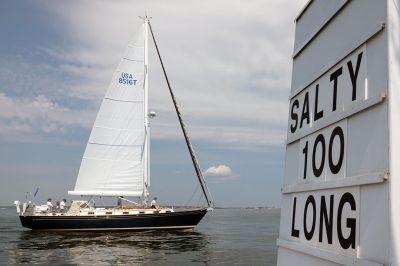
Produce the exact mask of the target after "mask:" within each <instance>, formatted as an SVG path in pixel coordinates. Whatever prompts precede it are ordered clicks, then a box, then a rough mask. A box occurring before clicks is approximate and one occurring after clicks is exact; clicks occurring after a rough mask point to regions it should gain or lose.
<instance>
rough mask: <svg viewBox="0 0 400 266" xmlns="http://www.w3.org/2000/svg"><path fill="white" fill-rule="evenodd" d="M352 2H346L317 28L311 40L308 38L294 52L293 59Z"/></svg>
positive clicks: (305, 9)
mask: <svg viewBox="0 0 400 266" xmlns="http://www.w3.org/2000/svg"><path fill="white" fill-rule="evenodd" d="M349 2H350V0H345V1H344V2H343V3H342V4H341V5H340V6H339V7H338V8H337V9H336V10H335V11H333V12H332V14H330V16H329V17H328V18H327V19H326V20H325V22H324V23H323V24H322V25H321V26H320V27H319V28H317V29H316V30H315V31H314V33H313V34H311V36H310V37H309V38H307V39H306V40H305V41H304V42H303V44H301V45H300V46H299V48H298V49H297V50H296V51H294V52H293V55H292V58H293V59H294V58H296V57H297V56H298V55H299V54H300V53H301V52H302V51H303V50H305V49H306V48H307V46H308V45H309V44H310V43H311V42H312V40H314V39H315V38H316V37H317V36H318V34H319V33H320V32H322V31H323V30H324V28H325V27H326V26H328V24H329V23H330V22H331V21H332V20H333V19H334V18H335V17H336V15H337V14H338V13H339V12H340V11H341V10H342V9H343V8H344V7H345V6H346V4H348V3H349ZM310 4H311V2H309V3H307V6H306V7H305V8H304V10H303V11H302V12H301V13H300V15H299V16H298V17H297V18H296V20H295V21H296V22H297V21H298V20H299V19H300V18H301V16H302V15H303V14H304V13H305V12H306V11H307V9H308V7H309V6H310Z"/></svg>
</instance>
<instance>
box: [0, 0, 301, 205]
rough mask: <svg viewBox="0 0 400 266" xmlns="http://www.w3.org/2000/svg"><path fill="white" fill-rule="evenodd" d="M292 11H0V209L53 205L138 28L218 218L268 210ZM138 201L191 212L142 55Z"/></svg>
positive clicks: (283, 5)
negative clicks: (147, 141)
mask: <svg viewBox="0 0 400 266" xmlns="http://www.w3.org/2000/svg"><path fill="white" fill-rule="evenodd" d="M306 2H307V1H306V0H295V1H293V0H279V1H278V0H274V1H273V0H252V1H244V0H217V1H215V0H212V1H211V0H190V1H188V0H186V1H184V0H169V1H161V0H149V1H136V0H131V1H128V0H120V1H113V0H97V1H94V0H87V1H78V0H72V1H50V0H36V1H33V0H26V1H22V0H4V1H1V2H0V40H1V41H0V182H1V183H0V184H1V186H0V205H2V206H6V205H12V203H13V201H14V200H17V199H18V200H24V199H25V198H26V197H28V198H29V199H32V198H33V195H32V194H33V193H34V192H35V190H36V188H38V187H40V189H39V192H38V194H37V195H36V197H35V198H33V200H34V201H35V202H37V203H43V202H45V200H46V199H47V198H48V197H52V198H53V199H54V200H57V199H62V198H65V197H66V198H67V199H69V200H70V199H74V198H73V197H72V196H68V195H67V191H68V190H73V188H74V185H75V180H76V176H77V174H78V171H79V166H80V162H81V159H82V155H83V153H84V150H85V147H86V143H87V140H88V138H89V134H90V130H91V127H92V125H93V122H94V119H95V117H96V113H97V111H98V108H99V106H100V103H101V99H102V97H103V96H104V94H105V91H106V89H107V87H108V85H109V82H110V80H111V77H112V74H113V72H114V70H115V69H116V67H117V65H118V62H119V60H120V59H121V57H122V54H123V52H124V49H125V46H126V45H127V43H128V42H129V40H130V39H131V38H132V36H134V35H135V31H137V29H138V28H139V26H140V23H141V20H140V19H139V18H138V16H143V15H145V14H147V15H148V16H150V17H152V19H151V25H152V28H153V31H154V33H155V36H156V39H157V42H158V46H159V48H160V52H161V55H162V57H163V60H164V64H165V67H166V70H167V73H168V75H169V79H170V82H171V85H172V88H173V90H174V93H175V96H176V98H177V101H178V104H179V107H180V108H181V112H182V114H183V119H184V121H185V123H186V126H187V129H188V131H189V135H190V138H191V140H192V144H193V146H194V149H195V152H196V154H197V156H198V160H199V162H200V166H201V169H202V170H203V173H204V175H205V178H206V181H207V184H208V186H209V189H210V191H211V194H212V196H213V198H214V202H215V204H216V206H219V207H255V206H279V204H280V197H281V186H282V178H283V168H284V156H285V155H284V147H285V140H286V129H287V114H288V97H289V90H290V84H291V67H292V66H291V55H292V52H293V43H294V27H295V23H294V18H295V17H296V15H297V14H298V13H299V12H300V10H301V9H302V7H303V6H304V5H305V3H306ZM149 50H150V51H149V68H150V70H149V95H150V96H149V97H150V103H149V106H150V110H152V111H155V112H156V113H157V117H156V118H154V119H152V120H151V136H152V140H151V188H150V196H151V197H153V196H157V197H158V203H159V204H161V205H175V206H177V205H188V204H195V203H198V202H199V201H200V200H201V199H200V195H201V194H200V190H199V185H198V182H197V179H196V175H195V172H194V169H193V166H192V164H191V160H190V157H189V154H188V152H187V149H186V146H185V143H184V139H183V137H182V133H181V131H180V128H179V124H178V120H177V118H176V114H175V113H174V109H173V105H172V101H171V99H170V97H169V94H168V89H167V86H166V83H165V81H164V78H163V76H162V70H161V66H160V63H159V62H158V59H157V58H156V53H155V48H154V45H153V44H152V43H150V47H149Z"/></svg>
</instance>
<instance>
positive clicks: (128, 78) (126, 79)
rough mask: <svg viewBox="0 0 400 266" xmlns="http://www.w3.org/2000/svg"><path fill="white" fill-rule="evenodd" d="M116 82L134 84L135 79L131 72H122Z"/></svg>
mask: <svg viewBox="0 0 400 266" xmlns="http://www.w3.org/2000/svg"><path fill="white" fill-rule="evenodd" d="M118 82H119V83H121V84H124V85H136V82H137V80H136V79H134V78H133V75H132V74H129V73H125V72H122V73H121V76H120V77H119V79H118Z"/></svg>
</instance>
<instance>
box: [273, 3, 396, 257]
mask: <svg viewBox="0 0 400 266" xmlns="http://www.w3.org/2000/svg"><path fill="white" fill-rule="evenodd" d="M395 8H396V5H395V2H394V1H392V0H390V1H389V0H388V1H375V0H353V1H350V0H347V1H346V0H330V1H324V0H314V1H309V2H308V3H307V5H306V7H305V8H304V9H303V10H302V12H301V13H300V15H299V16H298V17H297V18H296V38H295V47H294V55H293V73H292V89H291V96H290V102H289V117H288V129H287V143H286V162H285V174H284V180H283V188H282V209H281V225H280V233H279V239H278V240H277V244H278V246H279V251H278V265H337V264H344V265H349V264H351V265H386V264H391V263H393V265H396V264H400V250H396V247H398V246H400V234H399V232H397V231H396V230H395V229H394V228H395V227H396V226H395V224H396V223H395V222H394V221H393V220H391V219H392V217H399V218H400V210H399V211H397V210H395V209H396V208H395V207H394V206H395V205H396V200H399V199H400V196H397V193H393V192H394V191H397V190H399V189H396V188H395V187H393V186H394V185H395V184H397V183H398V185H399V188H400V181H398V180H399V178H400V172H399V171H400V169H399V170H396V169H395V167H393V165H394V163H391V161H393V159H394V157H396V158H398V159H399V161H400V140H399V141H397V138H395V137H394V133H398V134H399V135H398V136H399V137H398V138H399V139H400V132H397V131H400V128H399V129H398V130H397V127H396V128H393V126H394V125H395V124H396V125H398V126H399V127H400V107H399V108H397V107H396V106H400V102H397V103H396V104H395V105H394V106H395V107H392V106H391V105H393V103H392V102H393V101H400V92H398V94H397V95H398V96H397V97H398V98H396V99H392V97H395V96H394V93H391V92H392V91H395V92H396V93H397V91H399V90H400V89H399V88H400V77H399V78H397V76H400V74H399V73H400V72H397V73H396V74H394V75H391V73H392V71H393V73H395V72H394V70H396V71H398V70H400V67H399V65H400V45H399V44H398V43H399V40H400V37H396V40H392V38H394V37H393V36H398V35H399V33H398V31H399V29H400V26H399V25H400V19H399V13H398V11H397V12H395V10H396V9H395ZM388 24H390V25H392V27H391V28H390V27H388ZM391 31H393V32H395V34H390V32H391ZM391 44H393V46H391ZM396 44H397V46H396ZM396 49H397V51H396ZM392 69H393V70H392ZM391 103H392V104H391ZM389 110H393V111H389ZM397 120H399V122H397ZM395 143H396V144H395ZM397 172H399V173H398V174H397ZM395 173H396V174H397V175H396V174H395ZM399 191H400V190H399ZM389 199H391V200H390V201H389ZM397 202H398V203H397V208H398V206H400V205H399V204H400V201H397ZM397 223H400V220H399V221H398V222H397ZM397 239H398V240H397ZM397 241H399V242H397Z"/></svg>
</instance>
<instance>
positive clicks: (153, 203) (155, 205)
mask: <svg viewBox="0 0 400 266" xmlns="http://www.w3.org/2000/svg"><path fill="white" fill-rule="evenodd" d="M156 200H157V197H154V198H153V200H152V201H151V203H150V208H152V209H157V202H156Z"/></svg>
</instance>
